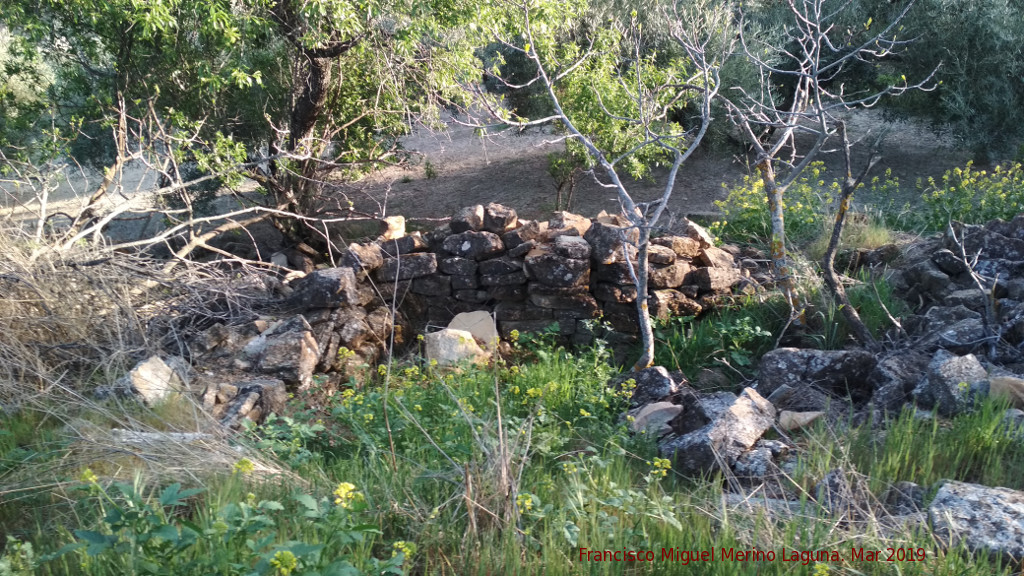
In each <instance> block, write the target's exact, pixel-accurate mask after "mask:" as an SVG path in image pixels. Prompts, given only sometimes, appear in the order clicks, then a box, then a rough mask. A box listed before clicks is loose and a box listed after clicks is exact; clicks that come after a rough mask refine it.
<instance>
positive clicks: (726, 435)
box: [658, 388, 775, 475]
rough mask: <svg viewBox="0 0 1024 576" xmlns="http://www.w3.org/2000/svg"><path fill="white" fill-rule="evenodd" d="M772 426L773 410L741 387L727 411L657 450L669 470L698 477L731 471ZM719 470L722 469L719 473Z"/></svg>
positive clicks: (769, 405)
mask: <svg viewBox="0 0 1024 576" xmlns="http://www.w3.org/2000/svg"><path fill="white" fill-rule="evenodd" d="M774 423H775V407H774V406H772V404H771V402H768V401H767V400H765V399H764V398H763V397H761V395H760V394H758V393H757V391H755V390H753V389H751V388H745V389H744V390H743V392H742V393H741V394H740V396H739V397H738V398H736V400H735V401H734V402H732V404H731V405H730V406H728V408H726V409H724V410H722V411H721V412H719V413H718V414H716V415H715V417H714V418H713V419H712V420H711V422H710V423H708V424H706V425H705V426H703V427H701V428H699V429H697V430H694V431H692V432H689V433H687V434H683V435H681V436H674V437H669V439H667V440H665V441H663V442H662V443H661V444H660V445H659V446H658V451H659V452H660V453H661V454H662V455H663V456H665V457H668V458H672V459H673V460H674V465H673V466H672V468H673V470H676V471H679V472H681V473H683V474H687V475H701V474H707V473H713V472H715V471H725V470H728V469H731V468H732V466H733V465H734V464H735V463H736V461H737V459H738V458H739V457H740V455H741V454H743V453H744V452H746V451H747V450H749V449H750V448H751V447H752V446H753V445H754V443H755V442H757V441H758V440H759V439H760V438H761V436H762V435H763V434H764V433H765V431H766V430H768V429H769V428H771V426H772V424H774ZM723 468H724V469H725V470H723Z"/></svg>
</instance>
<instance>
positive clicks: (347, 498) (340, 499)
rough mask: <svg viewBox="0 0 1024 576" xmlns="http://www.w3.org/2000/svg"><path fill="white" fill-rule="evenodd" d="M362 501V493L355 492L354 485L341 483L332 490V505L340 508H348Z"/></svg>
mask: <svg viewBox="0 0 1024 576" xmlns="http://www.w3.org/2000/svg"><path fill="white" fill-rule="evenodd" d="M362 501H363V493H362V492H359V491H357V490H356V485H355V484H352V483H351V482H342V483H341V484H338V487H337V488H335V489H334V503H335V504H336V505H338V506H341V507H342V508H348V507H350V506H351V505H352V504H353V503H355V502H362Z"/></svg>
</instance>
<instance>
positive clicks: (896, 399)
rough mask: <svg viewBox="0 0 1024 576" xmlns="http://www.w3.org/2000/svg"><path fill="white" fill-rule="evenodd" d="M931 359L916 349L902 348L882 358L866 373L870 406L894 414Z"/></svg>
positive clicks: (899, 408) (905, 400) (905, 399)
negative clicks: (869, 385)
mask: <svg viewBox="0 0 1024 576" xmlns="http://www.w3.org/2000/svg"><path fill="white" fill-rule="evenodd" d="M930 360H931V358H929V357H928V355H927V354H925V353H923V352H921V351H919V350H913V349H911V350H901V351H900V352H899V353H896V354H891V355H889V356H886V357H885V358H882V359H881V360H879V361H878V364H876V365H875V368H874V369H873V370H872V371H871V374H869V375H868V380H869V382H870V383H871V387H872V388H874V392H873V393H872V396H871V405H872V407H873V408H874V409H875V410H876V411H878V412H880V413H883V414H884V413H891V414H896V413H898V412H899V411H900V410H901V409H902V408H903V405H904V404H906V402H907V400H908V399H910V393H911V392H912V391H913V390H914V387H915V386H916V385H917V383H918V382H920V381H921V374H922V373H923V372H924V371H925V368H926V367H927V366H928V362H929V361H930Z"/></svg>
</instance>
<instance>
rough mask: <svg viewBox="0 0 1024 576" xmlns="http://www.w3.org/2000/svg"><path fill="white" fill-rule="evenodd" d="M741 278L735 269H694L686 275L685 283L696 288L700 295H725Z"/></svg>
mask: <svg viewBox="0 0 1024 576" xmlns="http://www.w3.org/2000/svg"><path fill="white" fill-rule="evenodd" d="M741 277H742V276H741V275H740V271H739V270H737V269H735V268H696V269H694V270H693V271H692V272H690V273H689V274H688V275H687V277H686V283H687V284H693V285H695V286H697V288H698V290H699V291H700V293H701V294H708V293H714V294H726V293H728V292H730V291H732V287H733V286H735V285H736V284H738V283H739V281H740V278H741Z"/></svg>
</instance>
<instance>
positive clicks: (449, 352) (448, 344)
mask: <svg viewBox="0 0 1024 576" xmlns="http://www.w3.org/2000/svg"><path fill="white" fill-rule="evenodd" d="M423 340H424V347H425V349H426V356H427V358H428V359H429V360H437V363H438V364H440V365H442V366H453V365H455V364H458V363H460V362H463V361H468V362H471V363H473V364H484V363H486V362H487V358H488V355H487V352H486V351H485V350H484V349H483V348H481V347H480V345H479V344H477V343H476V340H474V339H473V334H472V333H470V332H468V331H466V330H453V329H451V328H445V329H443V330H439V331H437V332H431V333H429V334H426V335H425V336H424V337H423Z"/></svg>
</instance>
